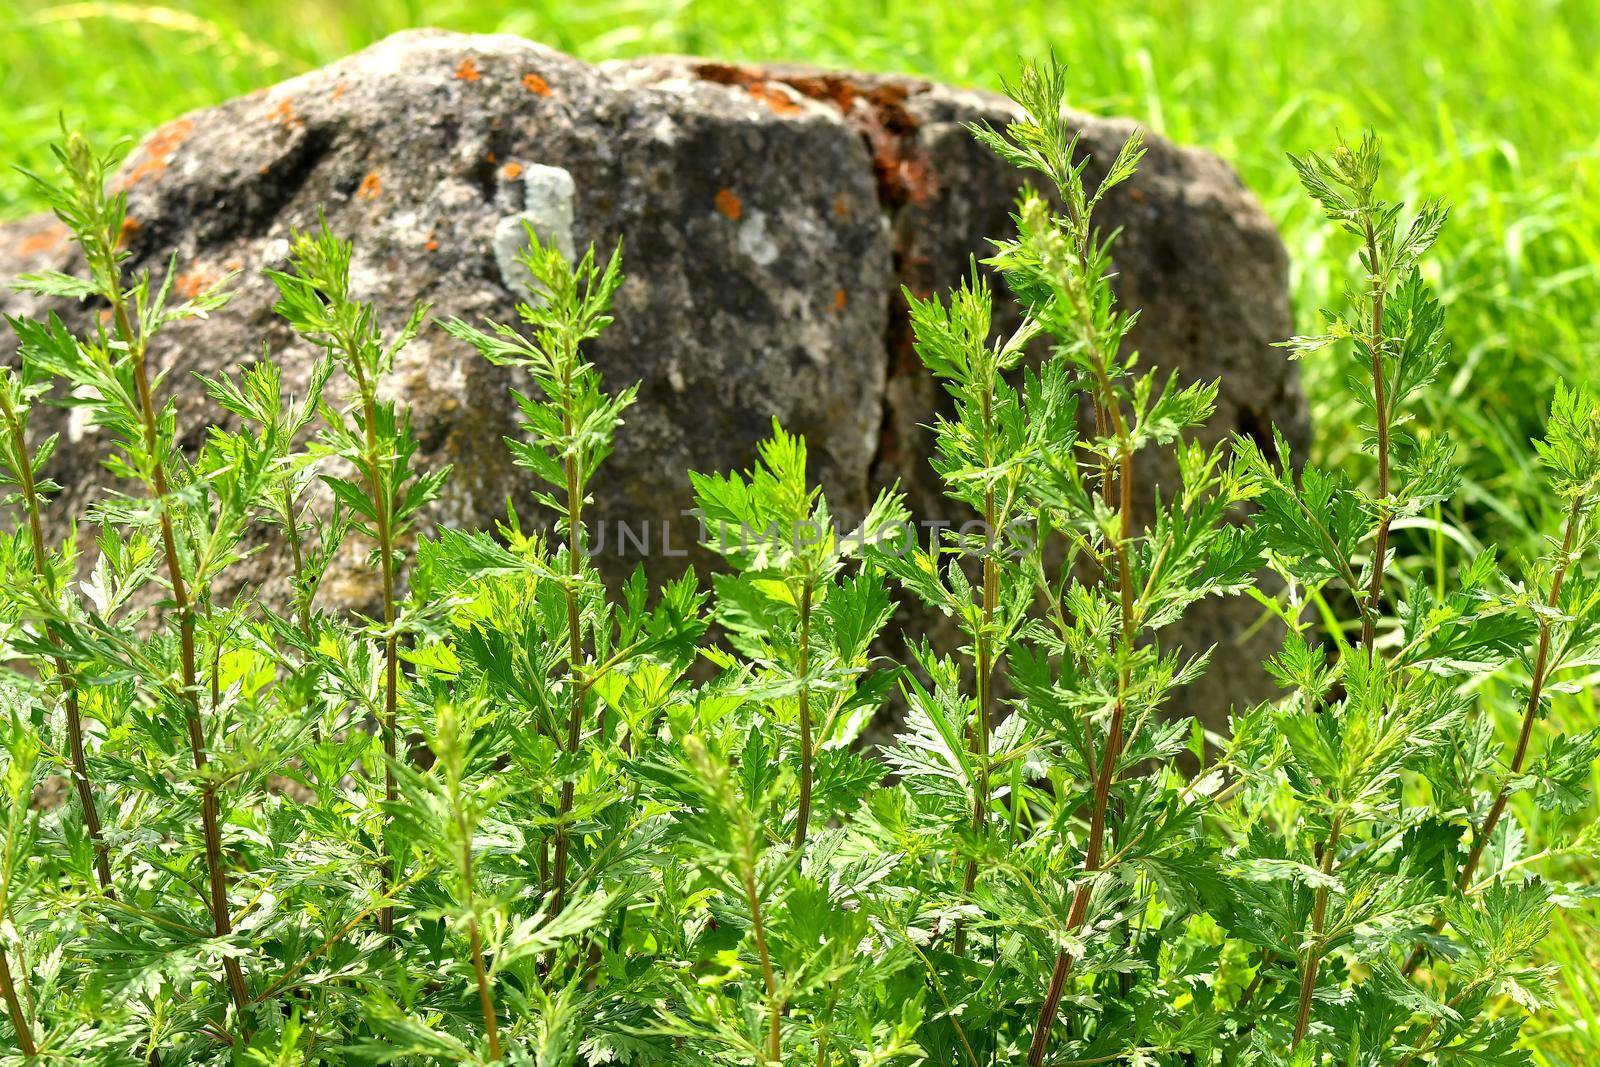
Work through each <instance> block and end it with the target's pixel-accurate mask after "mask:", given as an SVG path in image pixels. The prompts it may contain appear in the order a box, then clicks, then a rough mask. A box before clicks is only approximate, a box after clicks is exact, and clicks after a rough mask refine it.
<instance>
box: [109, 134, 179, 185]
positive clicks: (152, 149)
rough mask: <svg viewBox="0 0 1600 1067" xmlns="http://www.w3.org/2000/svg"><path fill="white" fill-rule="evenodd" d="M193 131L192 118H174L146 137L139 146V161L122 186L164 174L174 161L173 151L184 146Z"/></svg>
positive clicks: (135, 183)
mask: <svg viewBox="0 0 1600 1067" xmlns="http://www.w3.org/2000/svg"><path fill="white" fill-rule="evenodd" d="M193 132H194V122H193V121H192V120H190V119H174V120H173V121H172V122H169V123H167V124H166V125H165V126H162V127H161V128H160V129H158V130H156V131H155V132H154V133H152V134H151V135H150V136H149V137H146V138H145V139H144V143H143V144H141V145H140V146H139V151H140V159H139V162H137V163H135V164H134V165H133V169H132V170H130V171H128V174H127V176H126V177H125V178H124V179H123V181H122V186H123V187H124V188H127V187H128V186H133V185H137V184H139V183H140V182H142V181H144V180H145V179H146V178H156V177H159V176H160V175H161V174H163V173H164V172H165V171H166V169H167V165H168V164H169V163H170V162H172V156H173V153H175V152H176V151H177V150H178V149H179V148H180V147H182V145H183V142H184V141H187V140H188V139H189V135H190V134H191V133H193Z"/></svg>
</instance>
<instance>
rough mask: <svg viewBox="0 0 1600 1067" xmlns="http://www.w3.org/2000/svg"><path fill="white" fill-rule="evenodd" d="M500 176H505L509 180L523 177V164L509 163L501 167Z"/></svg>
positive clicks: (512, 180)
mask: <svg viewBox="0 0 1600 1067" xmlns="http://www.w3.org/2000/svg"><path fill="white" fill-rule="evenodd" d="M500 177H502V178H504V179H505V180H506V181H508V182H514V181H516V180H517V179H518V178H520V177H522V164H521V163H507V164H506V165H505V166H503V167H501V168H500Z"/></svg>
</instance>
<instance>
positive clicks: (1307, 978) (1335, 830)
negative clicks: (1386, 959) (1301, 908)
mask: <svg viewBox="0 0 1600 1067" xmlns="http://www.w3.org/2000/svg"><path fill="white" fill-rule="evenodd" d="M1343 822H1344V820H1343V816H1340V815H1335V816H1334V817H1333V823H1332V824H1331V825H1330V826H1329V827H1328V839H1327V841H1326V842H1324V843H1323V846H1322V874H1323V877H1324V878H1331V877H1333V868H1334V864H1335V863H1336V862H1337V861H1338V855H1339V834H1340V832H1341V830H1342V829H1343ZM1327 917H1328V889H1327V887H1326V886H1318V887H1317V893H1316V898H1315V901H1314V902H1313V904H1312V906H1311V945H1310V947H1309V948H1307V950H1306V964H1305V969H1304V970H1303V971H1302V972H1301V975H1300V1004H1299V1008H1298V1010H1297V1011H1296V1012H1295V1020H1294V1040H1293V1043H1292V1044H1291V1046H1290V1047H1291V1048H1297V1047H1299V1045H1300V1041H1301V1039H1302V1038H1304V1037H1305V1036H1306V1028H1307V1027H1308V1026H1310V1025H1311V1001H1312V999H1313V998H1314V997H1315V996H1316V992H1317V972H1318V971H1319V970H1320V969H1321V967H1322V950H1323V948H1324V945H1323V943H1322V930H1323V926H1324V924H1325V923H1326V922H1327Z"/></svg>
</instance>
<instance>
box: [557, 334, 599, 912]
mask: <svg viewBox="0 0 1600 1067" xmlns="http://www.w3.org/2000/svg"><path fill="white" fill-rule="evenodd" d="M563 362H564V366H566V367H567V368H568V369H567V370H566V372H565V373H564V375H563V379H562V395H563V396H564V397H565V396H570V395H571V390H572V377H571V369H570V368H571V366H572V363H573V359H571V358H569V359H567V360H565V361H563ZM562 425H563V428H564V430H565V432H566V433H567V434H568V435H569V436H570V435H571V434H572V433H573V430H574V426H573V419H572V413H571V411H570V410H568V411H564V412H563V413H562ZM563 462H564V465H565V467H566V476H567V587H566V598H567V661H568V663H569V665H570V671H569V682H570V684H571V686H572V707H571V710H570V712H569V713H568V716H567V739H566V749H565V751H566V752H567V753H568V754H569V755H571V754H575V753H576V752H577V751H578V746H579V745H580V744H581V743H582V741H583V704H584V701H583V697H584V693H585V691H586V690H587V688H588V687H587V686H586V685H585V684H584V679H583V668H584V666H585V663H584V652H583V616H582V611H581V609H580V605H579V603H578V579H579V578H580V577H581V576H582V574H583V534H582V529H583V528H582V522H583V482H582V477H581V472H580V470H579V467H578V457H577V456H575V455H572V454H571V453H570V451H569V453H568V455H567V456H566V457H565V459H564V461H563ZM603 725H604V724H602V727H603ZM573 792H574V786H573V782H572V779H571V778H567V779H565V780H563V781H562V783H561V807H560V811H559V813H558V816H557V820H556V847H555V864H554V870H553V871H552V872H551V880H552V882H553V883H554V885H553V892H552V895H551V898H550V899H551V906H550V914H551V915H556V914H559V913H560V911H561V909H562V908H563V907H564V906H565V904H566V897H567V862H568V860H567V855H568V852H569V851H570V849H571V842H570V840H569V831H568V829H567V816H568V815H569V814H571V812H572V800H573Z"/></svg>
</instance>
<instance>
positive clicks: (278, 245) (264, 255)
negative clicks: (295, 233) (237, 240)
mask: <svg viewBox="0 0 1600 1067" xmlns="http://www.w3.org/2000/svg"><path fill="white" fill-rule="evenodd" d="M288 258H289V239H288V238H287V237H274V238H273V239H272V240H270V241H268V242H267V243H266V244H265V245H263V246H262V248H261V265H262V266H263V267H272V266H276V265H277V264H279V263H282V262H283V261H284V260H286V259H288Z"/></svg>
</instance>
